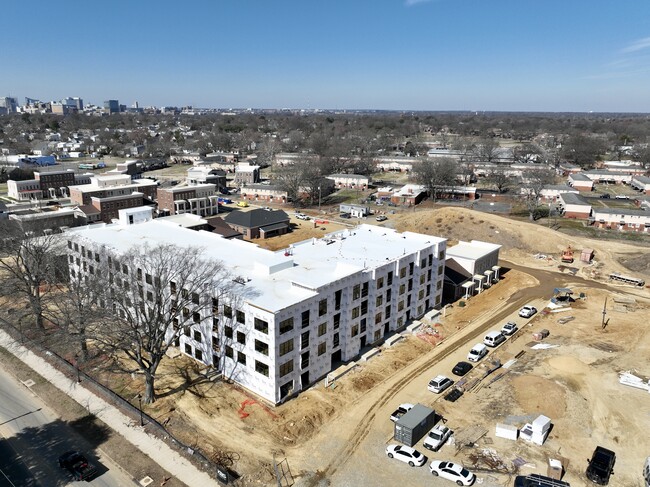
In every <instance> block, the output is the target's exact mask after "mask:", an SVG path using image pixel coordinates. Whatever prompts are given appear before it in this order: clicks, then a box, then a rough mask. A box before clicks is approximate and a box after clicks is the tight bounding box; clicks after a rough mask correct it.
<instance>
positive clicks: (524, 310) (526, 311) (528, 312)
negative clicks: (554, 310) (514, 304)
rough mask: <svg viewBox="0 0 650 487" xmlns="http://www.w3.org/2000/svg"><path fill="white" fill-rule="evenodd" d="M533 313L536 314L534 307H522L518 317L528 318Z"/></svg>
mask: <svg viewBox="0 0 650 487" xmlns="http://www.w3.org/2000/svg"><path fill="white" fill-rule="evenodd" d="M535 313H537V308H535V306H524V307H523V308H521V309H520V310H519V316H521V317H522V318H530V317H531V316H533V315H534V314H535Z"/></svg>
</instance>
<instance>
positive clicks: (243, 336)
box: [237, 331, 246, 345]
mask: <svg viewBox="0 0 650 487" xmlns="http://www.w3.org/2000/svg"><path fill="white" fill-rule="evenodd" d="M237 343H241V344H242V345H246V333H242V332H241V331H238V332H237Z"/></svg>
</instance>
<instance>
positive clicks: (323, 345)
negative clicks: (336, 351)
mask: <svg viewBox="0 0 650 487" xmlns="http://www.w3.org/2000/svg"><path fill="white" fill-rule="evenodd" d="M325 352H327V343H326V342H322V343H319V344H318V356H319V357H320V356H321V355H324V354H325Z"/></svg>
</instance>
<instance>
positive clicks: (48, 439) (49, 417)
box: [0, 367, 134, 487]
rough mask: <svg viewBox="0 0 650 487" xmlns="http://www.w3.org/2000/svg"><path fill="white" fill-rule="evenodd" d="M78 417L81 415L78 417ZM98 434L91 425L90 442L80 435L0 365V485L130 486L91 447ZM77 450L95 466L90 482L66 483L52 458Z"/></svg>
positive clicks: (119, 473) (44, 486)
mask: <svg viewBox="0 0 650 487" xmlns="http://www.w3.org/2000/svg"><path fill="white" fill-rule="evenodd" d="M82 421H83V420H82ZM102 434H108V433H107V431H98V430H97V429H96V428H95V429H94V430H93V435H91V436H92V437H93V438H94V440H93V441H94V444H93V442H88V441H86V440H85V439H82V438H80V437H79V436H78V435H77V434H76V433H75V431H74V430H73V429H72V428H71V427H70V425H69V424H68V423H66V422H65V421H62V420H61V419H60V418H58V417H57V416H55V415H54V414H53V413H52V412H51V411H50V410H49V409H48V407H47V406H46V405H45V404H44V403H43V401H41V400H40V399H39V398H38V397H36V396H35V395H34V394H32V393H31V392H30V391H29V389H28V388H27V387H25V385H23V384H21V383H19V382H18V381H16V380H15V379H14V378H13V377H12V376H10V375H9V374H8V373H7V372H6V371H5V370H4V369H2V368H1V367H0V487H5V486H6V487H13V486H15V487H19V486H21V487H22V486H26V487H37V486H43V487H51V486H55V487H59V486H67V485H78V486H82V485H93V486H105V487H115V486H130V485H134V482H133V480H132V479H131V478H130V477H129V476H128V475H126V474H125V473H124V472H123V471H122V470H120V469H119V468H118V467H117V466H116V465H115V464H114V463H113V462H112V461H111V460H110V459H108V458H105V457H102V454H101V452H100V451H99V450H98V449H97V447H98V446H100V445H99V444H98V443H101V439H102ZM69 450H80V451H82V452H83V453H84V454H85V455H86V457H87V458H88V459H89V460H90V461H91V462H92V463H93V464H94V465H96V466H97V471H98V475H97V476H96V477H95V478H94V479H93V480H92V481H91V482H72V481H71V480H70V477H69V476H68V474H67V472H66V471H64V470H61V469H60V468H59V466H58V463H57V460H58V458H59V456H60V455H61V454H62V453H64V452H66V451H69Z"/></svg>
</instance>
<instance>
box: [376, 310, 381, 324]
mask: <svg viewBox="0 0 650 487" xmlns="http://www.w3.org/2000/svg"><path fill="white" fill-rule="evenodd" d="M379 323H381V312H379V313H377V314H376V315H375V325H378V324H379Z"/></svg>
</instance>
